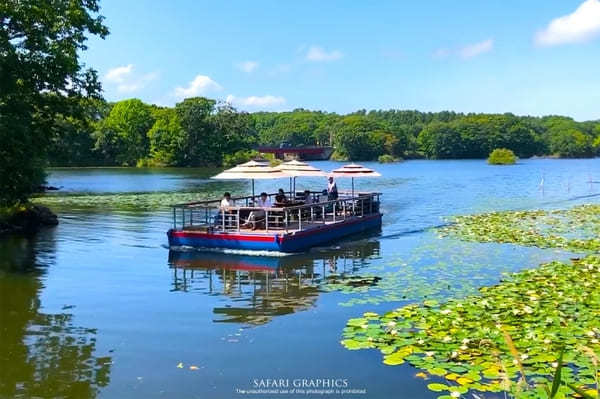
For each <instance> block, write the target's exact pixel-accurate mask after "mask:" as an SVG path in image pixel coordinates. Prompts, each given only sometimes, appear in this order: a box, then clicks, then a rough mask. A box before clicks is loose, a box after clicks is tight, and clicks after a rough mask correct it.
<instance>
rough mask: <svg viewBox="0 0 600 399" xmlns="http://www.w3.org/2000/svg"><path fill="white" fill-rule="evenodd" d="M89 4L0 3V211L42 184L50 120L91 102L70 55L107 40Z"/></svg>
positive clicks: (93, 90)
mask: <svg viewBox="0 0 600 399" xmlns="http://www.w3.org/2000/svg"><path fill="white" fill-rule="evenodd" d="M98 10H99V7H98V2H97V1H96V0H3V1H2V2H0V55H1V56H0V142H1V143H2V146H0V187H2V190H0V205H11V204H14V203H17V202H19V201H26V200H27V198H28V197H29V195H30V194H31V193H32V192H33V191H34V190H35V188H36V186H37V185H39V184H40V183H41V182H42V181H43V179H44V171H43V167H44V165H45V156H46V150H47V147H48V144H49V141H50V138H51V135H52V133H53V132H55V131H56V124H55V120H56V119H57V116H58V115H62V116H63V117H69V116H77V114H78V106H77V102H76V101H73V99H74V98H77V97H82V96H83V97H98V96H99V94H100V91H101V88H100V83H99V82H98V78H97V74H96V72H95V71H94V70H91V69H88V70H84V65H83V64H82V63H81V62H80V60H79V55H78V52H79V51H81V50H85V49H86V46H85V41H86V37H87V35H88V34H92V35H98V36H100V37H102V38H104V37H105V36H106V35H107V34H108V30H107V28H106V27H105V26H104V25H103V24H102V20H103V18H102V17H101V16H97V15H96V14H97V13H98Z"/></svg>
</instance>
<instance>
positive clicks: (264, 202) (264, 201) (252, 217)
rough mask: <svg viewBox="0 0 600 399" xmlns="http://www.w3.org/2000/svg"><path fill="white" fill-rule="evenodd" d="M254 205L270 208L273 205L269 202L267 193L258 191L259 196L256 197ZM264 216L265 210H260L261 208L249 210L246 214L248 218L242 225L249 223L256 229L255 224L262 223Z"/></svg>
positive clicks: (245, 225)
mask: <svg viewBox="0 0 600 399" xmlns="http://www.w3.org/2000/svg"><path fill="white" fill-rule="evenodd" d="M255 206H256V207H258V208H271V207H272V206H273V205H272V204H271V201H270V200H269V196H268V195H267V193H260V198H259V199H258V201H257V203H256V205H255ZM265 216H266V213H265V211H261V210H256V211H251V212H250V214H249V215H248V219H247V220H246V223H244V224H243V226H244V227H248V226H250V225H251V226H252V230H256V226H257V224H258V223H262V222H263V221H264V218H265ZM261 219H262V220H261Z"/></svg>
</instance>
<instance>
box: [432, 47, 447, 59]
mask: <svg viewBox="0 0 600 399" xmlns="http://www.w3.org/2000/svg"><path fill="white" fill-rule="evenodd" d="M451 53H452V52H451V51H450V50H449V49H447V48H439V49H437V50H435V51H434V52H433V57H434V58H446V57H448V56H449V55H450V54H451Z"/></svg>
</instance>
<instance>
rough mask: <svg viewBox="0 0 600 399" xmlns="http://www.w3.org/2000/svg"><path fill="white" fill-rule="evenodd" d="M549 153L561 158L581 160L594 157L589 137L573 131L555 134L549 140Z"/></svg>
mask: <svg viewBox="0 0 600 399" xmlns="http://www.w3.org/2000/svg"><path fill="white" fill-rule="evenodd" d="M550 151H552V153H553V154H555V155H558V156H560V157H561V158H582V157H591V156H593V155H594V148H593V143H592V139H591V137H590V136H586V135H585V134H583V133H581V132H580V131H578V130H575V129H570V130H567V131H560V132H555V133H554V134H553V135H552V137H551V138H550Z"/></svg>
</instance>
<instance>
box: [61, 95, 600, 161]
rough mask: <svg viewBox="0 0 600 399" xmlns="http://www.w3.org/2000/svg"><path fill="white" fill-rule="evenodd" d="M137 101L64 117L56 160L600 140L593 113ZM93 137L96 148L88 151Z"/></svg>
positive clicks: (465, 153) (586, 150) (547, 145)
mask: <svg viewBox="0 0 600 399" xmlns="http://www.w3.org/2000/svg"><path fill="white" fill-rule="evenodd" d="M127 101H129V102H131V101H133V100H127ZM137 101H138V100H135V107H134V106H133V105H134V104H128V105H127V104H122V103H123V102H118V103H116V104H113V105H112V107H113V108H114V107H116V106H117V105H119V107H117V108H121V109H122V108H126V109H127V108H132V110H131V111H132V112H133V111H135V112H133V114H134V115H142V114H143V115H145V116H146V117H148V118H149V121H148V123H146V124H144V123H140V122H141V120H140V119H139V118H137V117H132V118H129V119H130V120H131V123H121V122H122V121H121V122H119V123H116V122H115V120H117V121H118V120H123V119H126V115H124V113H122V112H119V113H117V111H114V112H112V111H111V110H110V107H111V105H108V104H106V103H97V104H96V106H97V107H98V109H97V111H96V112H88V114H89V115H91V116H85V118H84V120H82V121H76V120H73V121H72V120H69V121H67V122H68V123H66V124H64V125H65V128H64V129H63V130H64V131H65V132H66V133H65V134H63V135H62V136H61V140H57V145H56V146H54V147H53V154H51V155H52V157H51V160H52V163H53V164H63V165H76V164H86V165H87V164H89V163H93V162H97V163H99V164H105V165H122V164H125V165H134V164H139V165H153V166H196V165H197V166H203V165H221V164H222V163H223V161H224V159H225V157H226V156H227V157H229V156H231V155H232V154H235V153H236V152H238V151H242V152H243V151H250V150H251V149H253V148H255V147H256V146H257V145H279V144H280V143H282V142H288V143H290V144H291V145H293V146H312V145H334V146H335V151H334V153H333V155H332V158H333V159H336V160H356V161H359V160H375V159H378V158H379V157H380V156H382V155H388V156H391V157H393V158H395V159H401V158H405V159H406V158H424V157H427V158H432V159H455V158H480V159H482V158H486V157H487V156H488V155H489V154H490V152H491V151H492V150H494V149H496V148H505V149H508V150H511V151H512V152H514V153H515V155H516V156H518V157H531V156H533V155H548V154H556V155H558V156H561V157H574V156H593V155H594V154H596V153H597V152H598V149H599V148H600V138H599V137H600V128H599V127H598V126H599V124H598V122H575V121H573V120H572V119H570V118H564V117H557V116H551V117H544V118H534V117H517V116H515V115H512V114H502V115H499V114H468V115H464V114H457V113H452V112H438V113H422V112H418V111H396V110H389V111H370V112H366V111H359V112H355V113H352V114H348V115H343V116H340V115H337V114H332V113H324V112H319V111H309V110H305V109H297V110H294V111H292V112H279V113H277V112H258V113H254V114H248V113H245V112H238V111H236V110H235V109H234V108H232V107H231V106H230V105H228V104H223V103H218V102H216V101H215V100H210V99H206V98H200V97H198V98H191V99H186V100H184V101H183V102H181V103H179V104H177V105H176V106H175V108H162V107H155V106H147V105H145V106H142V105H141V104H140V103H138V102H137ZM117 110H118V109H117ZM109 111H111V112H112V113H113V115H110V113H109ZM148 115H149V116H148ZM113 117H114V118H113ZM113 122H114V123H113ZM148 125H150V127H148ZM145 129H146V131H145V134H143V131H144V130H145ZM90 135H91V138H90ZM91 141H93V142H94V143H95V148H93V149H88V150H85V147H86V145H87V146H89V143H90V142H91ZM382 159H389V158H387V157H385V158H382ZM71 160H72V161H71ZM228 164H229V162H228Z"/></svg>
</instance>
